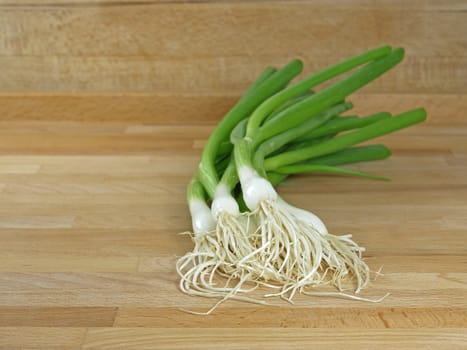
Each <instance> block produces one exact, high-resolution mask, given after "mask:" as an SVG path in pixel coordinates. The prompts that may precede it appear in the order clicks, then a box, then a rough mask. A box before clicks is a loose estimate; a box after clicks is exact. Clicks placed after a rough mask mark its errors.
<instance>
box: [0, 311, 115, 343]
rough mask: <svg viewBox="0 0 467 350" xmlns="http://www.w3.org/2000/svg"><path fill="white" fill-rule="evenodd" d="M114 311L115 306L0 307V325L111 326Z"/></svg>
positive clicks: (0, 341)
mask: <svg viewBox="0 0 467 350" xmlns="http://www.w3.org/2000/svg"><path fill="white" fill-rule="evenodd" d="M116 312H117V308H116V307H28V308H24V307H20V306H11V307H0V327H112V326H113V324H114V319H115V315H116ZM0 329H1V328H0ZM0 333H1V331H0ZM1 346H2V340H0V347H1Z"/></svg>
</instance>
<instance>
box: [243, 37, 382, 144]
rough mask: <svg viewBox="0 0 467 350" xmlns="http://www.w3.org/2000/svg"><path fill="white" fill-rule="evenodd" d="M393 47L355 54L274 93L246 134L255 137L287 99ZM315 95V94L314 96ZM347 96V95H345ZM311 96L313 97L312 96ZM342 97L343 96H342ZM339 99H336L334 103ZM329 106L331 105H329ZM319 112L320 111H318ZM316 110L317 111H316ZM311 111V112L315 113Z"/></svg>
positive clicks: (263, 105) (377, 56) (255, 116)
mask: <svg viewBox="0 0 467 350" xmlns="http://www.w3.org/2000/svg"><path fill="white" fill-rule="evenodd" d="M390 52H391V48H390V47H389V46H383V47H380V48H377V49H375V50H371V51H368V52H365V53H363V54H360V55H357V56H354V57H352V58H350V59H347V60H344V61H342V62H340V63H338V64H336V65H333V66H331V67H328V68H326V69H324V70H322V71H321V72H319V73H317V74H315V75H312V76H310V77H308V78H306V79H303V80H302V81H300V82H298V83H297V84H295V85H293V86H291V87H289V88H287V89H284V90H283V91H281V92H280V93H278V94H276V95H274V96H273V97H272V98H270V99H268V100H267V101H265V102H264V103H263V104H261V106H259V107H258V108H257V109H256V110H255V111H254V113H253V114H252V115H251V118H250V120H249V122H248V127H247V134H246V136H247V137H249V138H251V139H253V138H254V137H255V136H256V132H257V130H258V129H259V127H260V126H261V124H262V123H263V121H264V119H265V118H266V117H267V116H268V115H269V114H270V113H271V112H272V111H273V110H274V109H276V108H277V107H279V106H281V105H282V104H283V103H285V102H286V101H288V100H290V99H292V98H294V97H297V96H299V95H300V94H303V93H304V92H306V91H307V90H309V89H311V88H313V87H314V86H316V85H319V84H321V83H323V82H325V81H327V80H329V79H331V78H334V77H336V76H338V75H340V74H342V73H345V72H347V71H349V70H351V69H353V68H355V67H358V66H360V65H362V64H365V63H368V62H370V61H373V60H375V59H378V58H381V57H384V56H386V55H388V54H390ZM312 97H313V96H312ZM344 97H345V96H344ZM310 98H311V97H310ZM341 99H342V98H341ZM307 100H308V99H307ZM338 101H339V100H336V101H334V103H336V102H338ZM328 107H329V106H328ZM287 110H288V109H286V110H284V111H283V112H282V113H286V112H287ZM316 112H318V111H316ZM316 112H315V113H316ZM315 113H310V114H315Z"/></svg>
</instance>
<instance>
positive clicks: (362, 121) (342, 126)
mask: <svg viewBox="0 0 467 350" xmlns="http://www.w3.org/2000/svg"><path fill="white" fill-rule="evenodd" d="M390 117H391V114H390V113H388V112H380V113H375V114H372V115H369V116H367V117H363V118H358V117H354V116H349V117H340V118H335V119H333V120H330V121H329V123H326V124H325V125H323V126H321V127H319V128H317V129H315V130H313V131H311V132H310V133H307V134H303V135H302V136H300V137H297V138H296V139H295V140H296V142H300V141H306V140H310V139H314V138H317V137H323V136H327V135H332V134H337V133H339V132H342V131H347V130H351V129H356V128H362V127H364V126H367V125H370V124H372V123H374V122H377V121H380V120H381V119H386V118H390Z"/></svg>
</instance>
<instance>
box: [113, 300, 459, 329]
mask: <svg viewBox="0 0 467 350" xmlns="http://www.w3.org/2000/svg"><path fill="white" fill-rule="evenodd" d="M274 311H275V317H271V308H270V307H256V308H220V309H218V310H217V311H216V312H215V313H214V314H213V315H209V316H206V317H198V316H196V315H192V314H189V313H181V314H177V317H174V314H175V312H176V310H174V309H173V308H165V307H160V308H128V307H124V308H121V309H119V310H118V314H117V318H116V320H115V325H114V326H115V327H146V328H149V327H151V328H184V329H186V328H212V327H213V326H215V325H216V324H217V325H219V319H222V327H223V328H227V327H228V328H256V329H258V328H326V329H336V330H337V329H339V331H340V330H341V329H349V328H367V329H383V328H397V329H417V328H418V329H419V328H438V329H439V328H462V327H464V326H465V325H466V322H467V309H464V308H448V307H447V308H418V307H407V308H398V307H395V308H385V307H378V308H359V307H357V306H353V307H349V308H345V307H339V308H333V307H330V308H303V307H300V306H292V307H288V306H287V307H281V308H275V309H274Z"/></svg>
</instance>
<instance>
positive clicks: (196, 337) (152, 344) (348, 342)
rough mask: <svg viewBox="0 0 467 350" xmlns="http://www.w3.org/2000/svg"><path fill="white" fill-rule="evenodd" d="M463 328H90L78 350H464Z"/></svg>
mask: <svg viewBox="0 0 467 350" xmlns="http://www.w3.org/2000/svg"><path fill="white" fill-rule="evenodd" d="M466 341H467V337H466V335H465V332H464V329H449V330H447V329H442V330H440V329H437V330H435V329H419V330H402V329H395V330H368V329H366V328H355V329H342V330H339V331H337V332H336V331H335V330H328V329H321V328H318V329H300V328H290V329H248V328H238V329H231V328H211V329H202V328H190V329H184V330H183V331H180V330H179V329H147V328H104V329H90V330H89V331H88V333H87V336H86V340H85V343H84V346H83V349H128V350H132V349H179V348H181V347H183V348H184V349H219V348H220V347H222V348H226V349H229V348H230V349H239V350H240V349H251V348H252V347H253V348H255V349H286V348H290V347H291V346H293V348H294V349H309V348H310V347H313V346H315V347H318V348H319V349H323V350H331V349H332V350H334V349H348V350H354V349H355V350H357V349H358V350H362V349H365V350H366V349H368V350H370V349H375V348H376V347H381V346H384V347H386V348H389V349H397V348H404V349H408V350H414V349H423V348H426V344H430V346H433V347H435V348H437V349H455V350H457V349H459V350H460V349H464V348H465V342H466Z"/></svg>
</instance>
